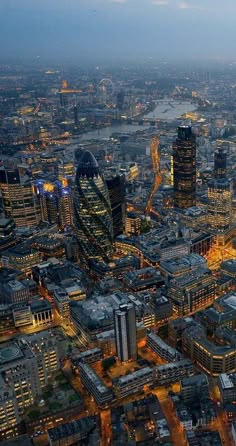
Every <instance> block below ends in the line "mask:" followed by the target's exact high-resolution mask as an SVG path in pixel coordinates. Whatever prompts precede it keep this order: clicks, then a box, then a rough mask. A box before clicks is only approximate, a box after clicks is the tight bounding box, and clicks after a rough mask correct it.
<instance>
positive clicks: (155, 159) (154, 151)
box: [145, 136, 162, 215]
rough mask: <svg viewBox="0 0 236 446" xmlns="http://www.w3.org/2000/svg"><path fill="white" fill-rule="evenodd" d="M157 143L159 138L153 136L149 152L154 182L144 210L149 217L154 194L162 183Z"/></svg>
mask: <svg viewBox="0 0 236 446" xmlns="http://www.w3.org/2000/svg"><path fill="white" fill-rule="evenodd" d="M159 142H160V138H159V136H154V137H153V138H152V141H151V146H150V151H151V157H152V167H153V172H154V180H153V185H152V189H151V192H150V195H149V197H148V202H147V205H146V208H145V213H146V214H147V215H149V214H150V213H151V211H152V202H153V198H154V195H155V193H156V192H157V190H158V189H159V187H160V185H161V183H162V175H161V171H160V155H159V150H158V148H159Z"/></svg>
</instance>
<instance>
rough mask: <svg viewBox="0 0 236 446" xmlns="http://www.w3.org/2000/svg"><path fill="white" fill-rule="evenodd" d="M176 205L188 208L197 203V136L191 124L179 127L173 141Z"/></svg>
mask: <svg viewBox="0 0 236 446" xmlns="http://www.w3.org/2000/svg"><path fill="white" fill-rule="evenodd" d="M173 163H174V205H175V206H176V207H177V208H182V209H184V208H188V207H192V206H195V205H196V137H195V135H194V134H193V133H192V129H191V127H190V126H180V127H178V137H177V139H176V141H175V142H174V143H173Z"/></svg>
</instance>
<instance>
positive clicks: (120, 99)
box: [116, 91, 125, 110]
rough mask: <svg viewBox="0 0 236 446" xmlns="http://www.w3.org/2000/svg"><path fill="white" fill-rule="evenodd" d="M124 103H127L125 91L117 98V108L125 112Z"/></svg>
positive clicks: (118, 94) (120, 92)
mask: <svg viewBox="0 0 236 446" xmlns="http://www.w3.org/2000/svg"><path fill="white" fill-rule="evenodd" d="M124 101H125V94H124V92H123V91H119V93H117V96H116V107H117V108H118V110H123V107H124Z"/></svg>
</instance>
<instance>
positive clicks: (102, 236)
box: [74, 150, 113, 263]
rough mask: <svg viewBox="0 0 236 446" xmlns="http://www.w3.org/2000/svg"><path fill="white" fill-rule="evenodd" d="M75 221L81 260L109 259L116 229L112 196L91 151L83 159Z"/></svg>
mask: <svg viewBox="0 0 236 446" xmlns="http://www.w3.org/2000/svg"><path fill="white" fill-rule="evenodd" d="M74 218H75V232H76V235H77V240H78V245H79V254H80V259H81V261H82V262H83V263H88V261H89V260H90V259H98V260H105V261H107V260H109V259H110V258H111V257H112V245H113V227H112V212H111V204H110V199H109V193H108V189H107V186H106V183H105V181H104V179H103V177H102V175H101V173H100V170H99V167H98V163H97V161H96V159H95V158H94V156H93V154H92V153H91V152H89V151H88V150H86V151H84V152H82V154H81V155H80V156H79V163H78V168H77V172H76V178H75V190H74Z"/></svg>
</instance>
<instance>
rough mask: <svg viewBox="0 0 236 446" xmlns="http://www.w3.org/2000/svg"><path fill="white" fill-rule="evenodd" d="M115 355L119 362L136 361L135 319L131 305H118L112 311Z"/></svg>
mask: <svg viewBox="0 0 236 446" xmlns="http://www.w3.org/2000/svg"><path fill="white" fill-rule="evenodd" d="M114 327H115V338H116V354H117V356H118V358H119V359H120V361H122V362H124V361H128V360H129V359H134V360H136V359H137V332H136V317H135V308H134V305H133V304H131V303H130V304H126V305H120V307H119V308H118V309H117V310H114Z"/></svg>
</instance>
